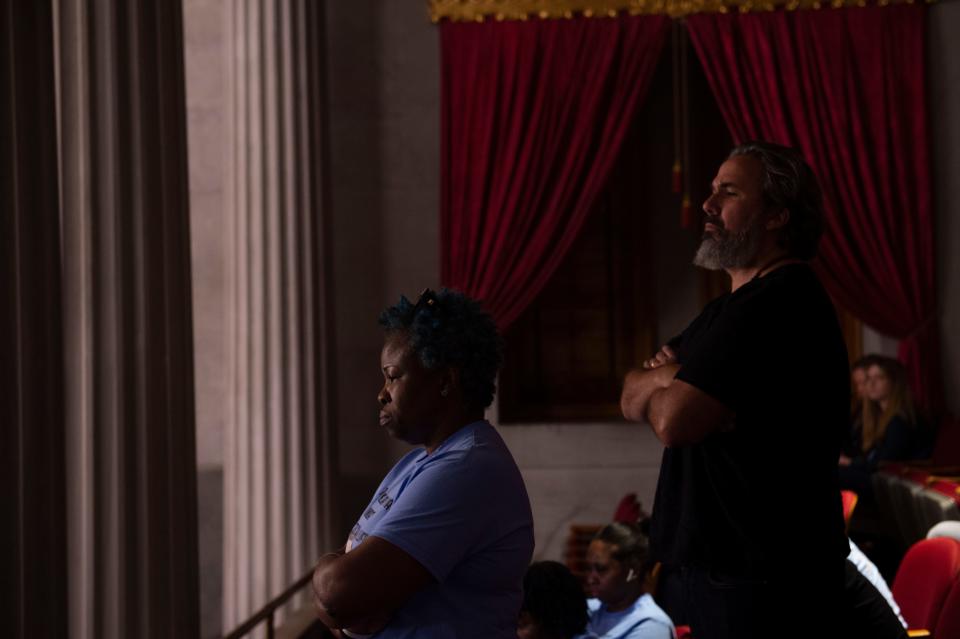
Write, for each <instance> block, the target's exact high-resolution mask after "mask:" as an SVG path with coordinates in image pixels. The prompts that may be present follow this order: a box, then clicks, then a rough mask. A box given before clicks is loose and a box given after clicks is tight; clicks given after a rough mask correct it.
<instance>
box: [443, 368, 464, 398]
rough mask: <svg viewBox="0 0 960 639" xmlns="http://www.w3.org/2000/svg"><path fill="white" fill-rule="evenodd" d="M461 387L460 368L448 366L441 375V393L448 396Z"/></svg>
mask: <svg viewBox="0 0 960 639" xmlns="http://www.w3.org/2000/svg"><path fill="white" fill-rule="evenodd" d="M459 389H460V369H459V368H453V367H450V368H447V369H446V370H445V371H444V372H443V375H442V376H441V377H440V395H442V396H443V397H447V396H448V395H450V394H451V393H454V392H456V391H458V390H459Z"/></svg>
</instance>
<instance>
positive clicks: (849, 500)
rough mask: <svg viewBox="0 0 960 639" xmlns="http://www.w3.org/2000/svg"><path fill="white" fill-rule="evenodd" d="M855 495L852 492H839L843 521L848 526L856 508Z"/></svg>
mask: <svg viewBox="0 0 960 639" xmlns="http://www.w3.org/2000/svg"><path fill="white" fill-rule="evenodd" d="M857 499H858V497H857V493H855V492H853V491H852V490H841V491H840V500H841V501H842V502H843V521H844V522H845V523H846V524H847V526H850V518H851V517H853V509H854V508H856V507H857Z"/></svg>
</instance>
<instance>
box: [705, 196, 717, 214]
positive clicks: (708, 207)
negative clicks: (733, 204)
mask: <svg viewBox="0 0 960 639" xmlns="http://www.w3.org/2000/svg"><path fill="white" fill-rule="evenodd" d="M702 208H703V212H704V213H706V214H707V215H717V207H716V206H714V204H713V195H710V196H708V197H707V199H705V200H704V201H703V207H702Z"/></svg>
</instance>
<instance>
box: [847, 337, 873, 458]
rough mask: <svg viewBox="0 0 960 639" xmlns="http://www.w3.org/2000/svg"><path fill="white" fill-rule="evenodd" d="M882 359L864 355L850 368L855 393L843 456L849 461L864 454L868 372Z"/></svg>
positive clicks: (851, 382)
mask: <svg viewBox="0 0 960 639" xmlns="http://www.w3.org/2000/svg"><path fill="white" fill-rule="evenodd" d="M879 359H880V356H879V355H864V356H863V357H861V358H860V359H858V360H857V361H855V362H854V363H853V366H851V367H850V387H851V390H852V391H853V397H852V400H853V401H852V404H851V406H850V434H849V436H848V437H847V440H846V441H845V442H844V446H843V455H844V457H847V458H849V459H852V458H854V457H858V456H860V455H862V454H863V451H862V449H861V441H862V439H863V405H864V402H865V401H866V400H867V370H869V368H870V367H871V366H872V365H873V364H875V363H876V362H877V360H879Z"/></svg>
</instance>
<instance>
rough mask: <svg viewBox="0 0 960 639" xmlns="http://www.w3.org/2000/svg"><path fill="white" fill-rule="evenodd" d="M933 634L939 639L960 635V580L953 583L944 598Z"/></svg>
mask: <svg viewBox="0 0 960 639" xmlns="http://www.w3.org/2000/svg"><path fill="white" fill-rule="evenodd" d="M933 636H934V637H937V638H938V639H939V638H941V637H942V638H943V639H951V638H953V639H956V638H957V637H960V582H957V583H954V584H953V588H951V589H950V593H949V594H948V595H947V598H946V600H944V602H943V610H941V611H940V618H939V619H938V620H937V626H936V628H934V629H933Z"/></svg>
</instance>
